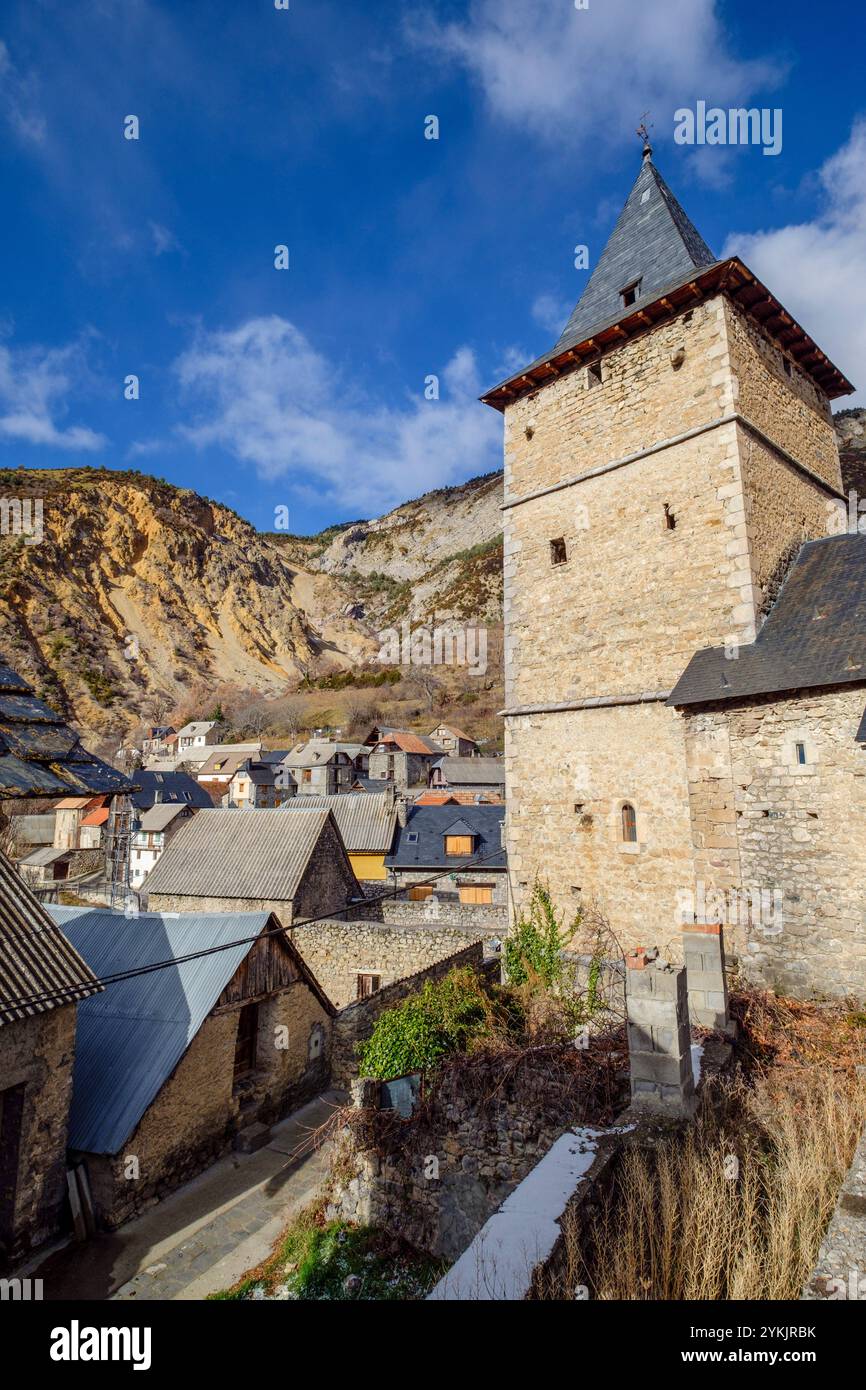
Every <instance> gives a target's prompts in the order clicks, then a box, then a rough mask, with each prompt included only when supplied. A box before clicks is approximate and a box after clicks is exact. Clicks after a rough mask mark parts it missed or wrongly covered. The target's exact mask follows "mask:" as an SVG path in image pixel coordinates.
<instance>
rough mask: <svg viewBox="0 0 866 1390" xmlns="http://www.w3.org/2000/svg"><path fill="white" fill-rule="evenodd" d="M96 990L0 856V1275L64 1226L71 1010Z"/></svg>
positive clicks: (91, 977) (81, 964)
mask: <svg viewBox="0 0 866 1390" xmlns="http://www.w3.org/2000/svg"><path fill="white" fill-rule="evenodd" d="M101 988H102V986H101V985H100V984H99V981H98V980H97V978H96V976H95V975H94V974H93V972H92V971H91V970H90V969H89V967H88V966H87V965H86V964H85V962H84V961H83V960H82V959H81V957H80V956H79V955H78V953H77V952H76V951H75V950H74V949H73V947H72V946H71V945H70V944H69V941H68V940H67V938H66V937H65V936H64V934H63V932H62V931H61V930H60V928H59V927H58V926H57V925H56V924H55V923H54V921H52V919H51V918H50V917H49V916H48V913H47V912H46V910H45V908H44V907H43V906H42V905H41V903H39V902H37V900H36V898H35V897H34V896H33V894H32V893H31V892H30V890H29V889H28V888H27V886H26V885H25V884H24V883H23V882H22V881H21V879H20V878H19V876H18V874H17V873H16V872H15V870H14V868H13V867H12V865H11V864H10V863H9V861H8V859H6V858H5V856H3V855H2V854H0V1269H8V1268H9V1267H10V1266H12V1265H13V1264H14V1263H15V1262H16V1261H17V1260H19V1259H20V1258H22V1257H23V1256H25V1255H26V1254H27V1253H28V1252H29V1251H31V1250H34V1249H36V1248H37V1247H38V1246H39V1245H41V1244H43V1243H44V1242H45V1241H46V1240H48V1239H50V1238H51V1237H52V1236H54V1235H56V1233H57V1232H58V1230H59V1229H60V1227H61V1225H62V1224H63V1220H64V1210H65V1203H66V1139H67V1126H68V1117H69V1104H70V1099H71V1096H72V1065H73V1061H74V1058H75V1011H76V1008H77V1006H78V1004H79V1002H80V1001H81V1000H83V999H86V998H88V997H89V996H90V995H92V994H95V993H96V992H97V991H98V990H100V989H101ZM25 1000H26V1001H27V1002H19V1001H25Z"/></svg>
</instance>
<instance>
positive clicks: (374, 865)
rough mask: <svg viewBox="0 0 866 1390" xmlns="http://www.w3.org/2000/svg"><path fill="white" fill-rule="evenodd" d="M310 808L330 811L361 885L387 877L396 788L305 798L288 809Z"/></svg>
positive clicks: (394, 817)
mask: <svg viewBox="0 0 866 1390" xmlns="http://www.w3.org/2000/svg"><path fill="white" fill-rule="evenodd" d="M308 806H315V807H319V808H322V809H325V810H329V811H331V813H332V814H333V817H334V820H335V821H336V822H337V829H338V830H339V832H340V838H341V840H342V841H343V844H344V845H345V847H346V852H347V853H348V856H349V863H350V864H351V866H352V870H353V872H354V874H355V877H356V878H357V879H358V880H359V881H360V882H376V881H381V880H384V879H386V878H387V877H388V871H387V869H386V868H385V855H386V854H388V853H389V852H390V849H391V846H392V844H393V842H394V831H395V829H396V826H397V804H396V798H395V796H394V789H393V787H390V788H389V789H388V790H387V791H381V790H380V791H378V792H344V793H343V794H342V795H340V796H315V797H313V796H305V797H303V798H301V799H296V800H294V801H291V802H288V803H287V805H286V808H285V809H286V810H288V811H293V810H304V809H306V808H307V807H308Z"/></svg>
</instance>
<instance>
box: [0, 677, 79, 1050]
mask: <svg viewBox="0 0 866 1390" xmlns="http://www.w3.org/2000/svg"><path fill="white" fill-rule="evenodd" d="M4 669H7V668H2V667H0V673H2V671H3V670H4ZM101 988H102V986H101V985H100V983H99V981H98V980H97V978H96V976H95V975H94V974H93V972H92V971H91V970H90V969H89V968H88V967H87V966H86V965H85V963H84V961H83V960H82V959H81V957H80V956H79V955H78V953H77V951H76V950H75V949H74V948H73V947H72V946H71V945H70V943H69V941H68V940H67V939H66V937H65V936H64V934H63V932H62V931H61V930H60V929H59V927H58V926H57V924H56V923H55V922H54V921H52V919H51V917H49V916H48V913H47V912H46V911H45V908H44V907H43V906H42V904H41V903H40V902H39V901H38V899H37V898H36V897H35V896H34V895H33V893H32V892H31V891H30V889H29V888H28V887H27V884H26V883H25V882H24V881H23V879H22V878H21V877H20V875H19V874H17V873H16V872H15V869H14V868H13V867H12V865H11V864H10V863H9V860H8V859H7V858H6V857H5V855H3V854H0V1026H2V1025H3V1024H8V1023H14V1022H16V1020H18V1019H22V1018H30V1017H32V1016H33V1015H34V1014H41V1013H46V1012H47V1011H48V1010H49V1009H54V1008H58V1007H61V1006H62V1005H64V1004H71V1003H73V1002H74V1001H75V1000H79V999H86V998H87V997H88V995H91V994H94V993H95V992H97V991H98V990H100V989H101ZM54 991H58V993H56V994H54V997H51V995H52V993H53V992H54ZM41 993H47V994H48V995H49V998H48V999H47V1000H46V1001H44V1002H42V1003H39V1004H27V1005H15V1004H13V1002H12V1001H13V1000H15V999H20V998H22V997H24V996H27V995H30V994H41Z"/></svg>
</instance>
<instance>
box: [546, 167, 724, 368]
mask: <svg viewBox="0 0 866 1390" xmlns="http://www.w3.org/2000/svg"><path fill="white" fill-rule="evenodd" d="M714 264H716V258H715V256H714V255H713V253H712V251H711V250H710V248H709V246H707V243H706V242H705V241H704V239H703V237H702V236H701V234H700V232H699V231H698V230H697V228H696V227H695V226H694V225H693V223H692V222H691V221H690V220H689V218H688V217H687V216H686V214H685V212H684V211H683V209H682V208H681V206H680V204H679V203H678V202H677V200H676V198H675V197H674V195H673V193H672V192H671V190H670V189H669V188H668V186H667V184H666V183H665V181H664V179H663V178H662V176H661V174H660V173H659V171H658V169H657V168H656V167H655V165H654V164H653V162H652V159H650V158H648V157H645V158H644V160H643V163H642V165H641V169H640V173H639V174H638V176H637V178H636V179H635V181H634V185H633V187H632V190H631V193H630V194H629V195H628V198H627V199H626V204H625V207H624V208H623V210H622V212H621V213H620V215H619V219H618V220H617V223H616V226H615V227H614V229H613V231H612V232H611V234H610V237H609V239H608V242H607V245H606V246H605V248H604V250H603V251H602V253H601V258H600V260H599V262H598V264H597V265H596V267H595V270H594V271H593V272H592V275H591V276H590V278H589V283H588V285H587V286H586V289H585V290H584V292H583V294H582V295H581V296H580V299H579V300H578V302H577V304H576V306H575V308H574V311H573V313H572V315H571V318H570V319H569V320H568V323H567V324H566V325H565V328H564V329H563V332H562V334H561V336H560V338H559V340H558V342H557V343H556V344H555V346H554V349H553V350H554V352H562V351H563V350H564V349H565V348H569V347H573V346H574V345H575V343H580V342H582V341H583V340H584V339H585V338H591V337H592V335H593V333H595V332H596V330H597V329H599V328H601V327H602V326H603V325H605V324H607V323H608V322H609V321H610V320H611V319H614V320H615V319H618V318H620V317H621V316H622V310H623V307H624V306H623V300H622V292H623V290H625V289H626V288H627V287H628V286H630V285H635V288H636V291H637V292H636V297H635V299H634V301H633V303H634V307H635V308H636V309H639V308H640V307H641V306H642V305H643V304H644V303H650V302H651V301H652V300H653V299H655V298H656V297H657V296H658V295H659V294H660V293H661V292H662V291H663V290H664V289H665V288H666V287H667V286H668V285H672V284H674V283H675V282H676V281H678V280H681V279H682V277H683V276H684V275H692V274H693V272H694V271H695V270H699V269H703V268H704V267H706V266H710V265H714Z"/></svg>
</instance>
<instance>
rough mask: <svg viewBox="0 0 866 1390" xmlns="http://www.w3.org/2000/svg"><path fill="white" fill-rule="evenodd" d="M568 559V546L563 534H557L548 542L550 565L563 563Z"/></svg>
mask: <svg viewBox="0 0 866 1390" xmlns="http://www.w3.org/2000/svg"><path fill="white" fill-rule="evenodd" d="M567 559H568V547H567V546H566V544H565V539H564V537H563V536H559V537H558V538H557V539H556V540H555V541H551V542H550V563H551V564H552V565H564V564H565V562H566V560H567Z"/></svg>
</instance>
